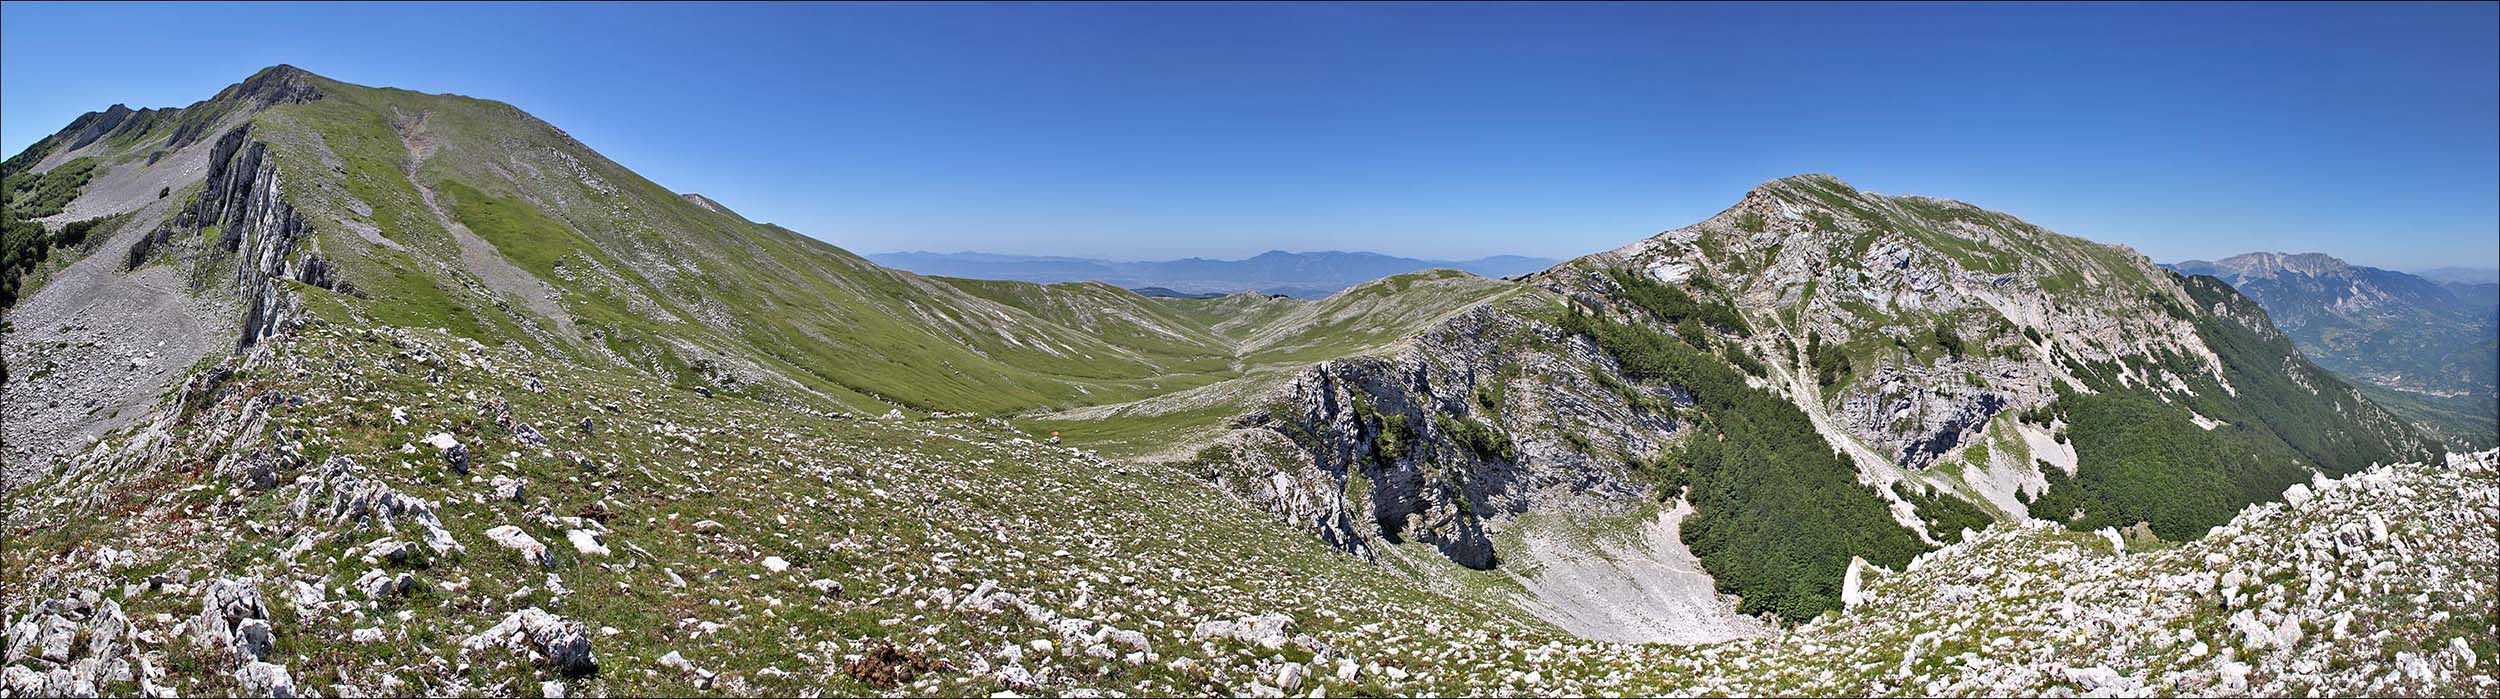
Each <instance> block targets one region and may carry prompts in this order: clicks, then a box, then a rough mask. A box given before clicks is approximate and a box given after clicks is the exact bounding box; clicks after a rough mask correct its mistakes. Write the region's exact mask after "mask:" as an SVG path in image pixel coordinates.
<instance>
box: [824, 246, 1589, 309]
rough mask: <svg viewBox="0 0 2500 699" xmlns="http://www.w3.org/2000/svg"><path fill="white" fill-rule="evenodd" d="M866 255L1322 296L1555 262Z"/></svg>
mask: <svg viewBox="0 0 2500 699" xmlns="http://www.w3.org/2000/svg"><path fill="white" fill-rule="evenodd" d="M868 259H869V260H872V261H874V262H876V263H877V264H881V265H885V266H888V267H894V268H898V269H904V270H910V271H912V272H917V273H920V274H927V275H933V276H942V277H965V278H970V279H1004V280H1011V281H1024V282H1039V283H1044V284H1055V283H1059V282H1081V281H1098V282H1104V283H1108V284H1113V285H1116V286H1122V287H1127V288H1130V289H1143V288H1150V287H1152V288H1160V289H1162V290H1164V291H1165V292H1168V293H1175V294H1181V295H1192V294H1210V293H1211V294H1230V293H1237V292H1243V291H1257V292H1261V293H1268V294H1280V295H1284V296H1293V297H1297V298H1320V297H1324V296H1327V295H1329V294H1334V293H1337V292H1338V291H1341V290H1344V289H1345V288H1346V287H1349V286H1353V285H1356V284H1360V283H1363V282H1367V281H1371V280H1374V279H1379V278H1381V277H1386V276H1389V275H1393V274H1404V273H1407V272H1414V271H1419V270H1426V269H1455V270H1460V271H1465V272H1469V273H1473V274H1475V275H1477V276H1483V277H1511V276H1517V275H1521V274H1527V273H1530V272H1538V271H1543V270H1544V269H1545V268H1547V267H1552V266H1554V264H1555V263H1556V262H1557V260H1550V259H1546V258H1541V257H1521V256H1518V255H1497V256H1493V257H1486V258H1480V259H1474V260H1457V261H1452V260H1419V259H1415V258H1412V257H1397V256H1394V255H1383V254H1380V253H1376V252H1335V251H1330V252H1285V251H1282V250H1270V251H1268V252H1264V253H1260V254H1259V255H1258V256H1257V257H1252V258H1249V259H1245V260H1213V259H1207V258H1203V257H1190V258H1183V259H1178V260H1166V261H1160V262H1121V261H1116V260H1104V259H1095V258H1085V257H1049V256H1037V255H997V254H991V253H982V252H955V253H938V252H916V251H907V252H889V253H879V254H872V255H869V256H868Z"/></svg>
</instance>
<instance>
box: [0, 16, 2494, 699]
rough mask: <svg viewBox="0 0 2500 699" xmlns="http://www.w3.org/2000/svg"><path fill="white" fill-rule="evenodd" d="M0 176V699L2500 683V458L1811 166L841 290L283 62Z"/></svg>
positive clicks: (2112, 271)
mask: <svg viewBox="0 0 2500 699" xmlns="http://www.w3.org/2000/svg"><path fill="white" fill-rule="evenodd" d="M0 177H5V179H6V180H7V183H6V186H5V187H0V190H5V191H6V192H7V193H8V196H9V199H8V202H7V206H6V207H5V208H6V212H7V214H8V219H7V220H8V222H9V229H8V238H7V239H6V242H7V243H8V245H7V246H5V247H6V251H7V252H8V253H9V255H8V257H7V258H6V261H7V262H8V265H6V271H7V273H8V275H9V276H8V278H9V280H10V281H11V284H12V285H11V286H10V287H9V289H10V290H11V291H12V292H13V293H15V294H16V295H15V296H12V297H11V299H10V300H11V301H12V302H13V305H10V306H8V307H7V308H6V311H5V312H6V314H7V321H8V322H7V324H6V325H5V326H0V330H5V332H0V360H5V367H6V368H7V371H8V373H7V374H6V375H5V380H4V381H0V398H4V399H5V402H0V418H5V422H4V423H0V440H4V441H5V444H0V456H5V459H6V460H5V463H4V464H0V466H5V468H0V476H4V478H0V488H5V489H6V492H7V495H8V500H9V502H10V503H11V505H12V506H11V507H9V508H7V509H6V510H5V511H0V533H4V534H5V535H6V536H7V537H8V539H7V543H8V545H7V546H5V547H0V577H4V578H5V579H6V580H8V581H9V582H10V584H8V585H6V586H0V610H5V612H6V615H7V618H6V619H5V622H6V653H7V655H6V659H5V661H0V664H5V666H6V668H5V670H0V673H5V675H4V676H0V686H4V687H6V688H7V691H8V692H9V693H11V694H12V695H15V694H47V695H50V694H88V693H109V694H146V695H152V696H164V695H171V694H177V693H182V694H192V695H199V694H253V695H284V694H291V695H311V694H316V693H318V694H335V695H359V694H376V693H384V694H499V695H510V694H530V693H539V694H551V695H552V694H565V693H574V694H592V695H604V694H670V695H682V694H690V693H727V694H760V695H800V694H810V693H838V694H868V693H884V694H915V695H917V694H940V693H942V694H992V693H996V692H1002V691H1008V692H1018V693H1051V694H1079V693H1117V694H1149V695H1168V694H1176V693H1228V694H1251V695H1263V696H1279V695H1284V694H1293V695H1296V696H1313V695H1324V694H1326V693H1329V692H1335V693H1339V694H1344V693H1349V692H1352V693H1371V694H1389V693H1420V694H1450V693H1505V694H1516V693H1523V692H1542V693H1571V694H1588V693H1598V692H1614V693H1626V694H1658V693H1699V692H1705V691H1712V692H1718V691H1724V692H1748V693H1770V692H1801V691H1803V692H1818V693H1821V692H1829V693H1964V694H1988V693H2006V692H2050V691H2063V690H2078V691H2094V690H2104V691H2128V690H2129V689H2131V688H2134V689H2145V688H2150V689H2151V691H2167V692H2175V693H2227V692H2235V691H2250V692H2266V693H2273V692H2278V691H2279V692H2283V693H2292V692H2299V691H2306V690H2309V689H2321V690H2327V691H2342V692H2363V691H2366V692H2369V693H2381V694H2386V693H2393V694H2408V693H2418V694H2439V693H2489V692H2490V691H2492V689H2494V680H2493V679H2492V675H2491V673H2490V672H2489V670H2488V667H2489V666H2490V665H2489V664H2490V663H2491V662H2493V661H2495V660H2500V658H2495V657H2494V654H2495V652H2500V647H2495V645H2494V644H2493V643H2492V641H2491V637H2492V633H2491V629H2492V628H2493V625H2494V623H2495V621H2500V619H2495V614H2494V612H2493V610H2492V609H2491V608H2490V605H2489V600H2490V599H2491V598H2492V594H2491V590H2490V589H2489V587H2488V582H2487V581H2488V580H2489V577H2488V576H2484V577H2476V576H2474V575H2470V574H2468V572H2470V571H2488V570H2491V567H2492V565H2493V560H2494V555H2495V552H2494V551H2493V549H2492V547H2490V546H2489V545H2487V544H2488V543H2489V542H2490V541H2491V540H2492V539H2493V538H2494V537H2491V536H2463V537H2460V536H2456V533H2457V532H2461V531H2462V532H2493V531H2494V528H2495V526H2500V501H2495V500H2494V498H2495V497H2500V496H2495V495H2494V494H2493V492H2494V491H2495V490H2500V487H2495V482H2494V481H2493V468H2492V461H2493V458H2494V455H2493V454H2491V453H2488V452H2486V453H2482V454H2475V455H2471V456H2455V457H2449V458H2444V459H2443V458H2440V457H2439V456H2438V455H2437V454H2436V453H2435V452H2434V451H2433V449H2432V446H2431V444H2430V443H2429V441H2428V440H2426V439H2424V438H2423V437H2422V436H2421V435H2419V434H2418V433H2416V432H2415V431H2414V430H2413V429H2412V428H2410V427H2408V426H2407V425H2406V424H2405V423H2404V422H2402V421H2401V420H2398V419H2395V418H2394V417H2392V416H2390V415H2389V414H2387V413H2386V412H2385V411H2384V410H2382V409H2380V408H2378V407H2377V406H2376V405H2375V404H2374V403H2373V402H2372V401H2371V400H2370V399H2369V398H2368V397H2366V396H2364V395H2363V394H2362V393H2360V392H2359V391H2357V390H2356V389H2354V388H2352V387H2350V386H2348V385H2346V384H2344V383H2342V382H2341V381H2339V380H2337V379H2335V378H2334V377H2333V376H2331V375H2329V374H2327V373H2325V372H2323V371H2321V370H2318V369H2317V368H2316V367H2313V366H2311V365H2310V364H2309V363H2308V362H2307V360H2305V359H2303V358H2302V357H2301V356H2300V354H2299V352H2298V351H2296V350H2295V349H2293V347H2292V345H2291V343H2290V341H2289V340H2288V339H2287V338H2286V337H2285V336H2284V335H2283V333H2281V332H2279V331H2278V330H2276V328H2275V327H2274V325H2273V324H2272V322H2271V321H2269V320H2268V318H2267V315H2266V313H2265V312H2264V311H2263V310H2262V309H2260V308H2258V307H2257V305H2256V304H2255V303H2253V302H2250V301H2249V300H2248V299H2247V298H2245V297H2242V296H2240V295H2239V294H2238V293H2237V292H2235V291H2233V290H2232V289H2231V288H2230V287H2229V286H2227V285H2224V284H2221V283H2219V282H2217V281H2215V280H2212V279H2210V278H2190V277H2182V276H2178V275H2175V274H2172V273H2169V272H2167V271H2164V270H2161V269H2159V268H2157V267H2155V266H2153V265H2152V264H2151V263H2150V262H2149V261H2147V260H2144V259H2143V258H2142V257H2141V256H2138V255H2135V254H2133V253H2131V252H2129V251H2126V250H2124V249H2121V248H2113V247H2108V246H2101V245H2098V244H2094V243H2090V242H2088V241H2082V240H2078V239H2074V238H2068V237H2064V236H2059V235H2056V234H2053V233H2049V232H2047V231H2043V230H2040V229H2038V228H2036V227H2032V226H2030V225H2028V224H2024V223H2022V222H2021V221H2019V220H2017V219H2014V218H2012V217H2010V216H2006V215H2003V214H1997V213H1994V212H1988V211H1984V210H1981V209H1978V208H1976V207H1972V206H1969V205H1966V204H1960V203H1957V202H1950V201H1945V200H1937V199H1927V198H1920V197H1887V196H1880V195H1874V194H1869V193H1864V192H1859V191H1856V190H1854V189H1851V188H1849V187H1848V186H1847V185H1845V184H1843V183H1841V182H1839V181H1838V180H1834V179H1831V178H1828V177H1819V176H1808V177H1798V178H1789V179H1784V180H1779V181H1775V182H1772V183H1769V184H1766V185H1764V186H1763V187H1761V188H1758V189H1756V190H1754V191H1753V192H1751V193H1748V194H1747V195H1746V196H1745V197H1744V199H1743V200H1742V201H1741V202H1739V203H1738V204H1737V205H1736V206H1735V207H1732V208H1731V209H1729V210H1728V211H1726V212H1723V213H1721V214H1719V215H1717V216H1714V217H1712V218H1711V219H1709V220H1707V221H1704V222H1701V223H1698V224H1695V225H1693V226H1688V227H1685V228H1680V229H1676V230H1673V231H1668V232H1666V233H1662V234H1660V235H1658V236H1655V237H1652V238H1649V239H1646V240H1643V241H1640V242H1637V243H1634V244H1632V245H1630V246H1626V247H1624V248H1622V249H1619V250H1615V251H1612V252H1607V253H1600V254H1597V255H1592V256H1589V257H1586V258H1582V259H1579V260H1575V261H1572V262H1570V263H1567V264H1564V265H1561V266H1558V267H1555V268H1554V269H1551V270H1548V271H1546V272H1543V273H1540V274H1537V275H1533V276H1531V277H1529V278H1527V279H1526V280H1525V281H1506V280H1498V279H1487V278H1483V277H1479V276H1475V275H1470V274H1466V273H1463V272H1457V271H1446V270H1444V271H1429V272H1421V273H1413V274H1402V275H1397V276H1391V277H1387V278H1383V279H1378V280H1374V281H1371V282H1367V283H1364V284H1361V285H1357V286H1354V287H1351V288H1348V289H1346V290H1345V291H1342V292H1339V293H1336V294H1333V295H1330V296H1328V297H1327V298H1324V299H1318V300H1297V299H1283V298H1275V297H1270V296H1266V295H1258V294H1236V295H1232V296H1225V297H1219V298H1209V299H1148V298H1145V297H1142V296H1139V295H1137V294H1135V293H1132V292H1129V291H1126V290H1123V289H1119V288H1117V287H1114V286H1111V285H1107V284H1099V283H1091V284H1088V283H1070V284H1050V285H1042V284H1033V283H1024V282H1006V281H977V280H968V279H945V278H930V277H923V276H919V275H915V274H911V273H908V272H902V271H898V270H892V269H887V268H884V267H880V266H878V265H875V264H873V263H870V262H868V261H866V260H863V259H861V258H859V257H858V256H855V255H852V254H850V253H848V252H845V251H843V250H841V249H839V248H836V247H834V246H831V245H828V244H825V243H822V242H819V241H816V240H814V239H811V238H806V237H804V236H800V235H798V234H796V233H793V232H791V231H788V230H785V229H781V228H779V227H776V226H772V225H770V224H762V223H756V222H753V221H750V220H748V219H745V218H743V217H741V216H739V215H738V214H737V213H735V212H734V211H732V210H730V209H729V208H728V207H726V206H722V205H720V204H719V203H718V202H717V201H714V200H712V199H711V198H709V197H703V196H699V195H680V194H676V193H673V192H671V191H669V190H667V189H665V188H662V187H660V186H659V185H657V184H655V183H652V182H650V181H648V180H645V179H643V178H641V177H639V176H637V175H634V174H633V173H631V172H629V171H626V170H625V169H624V168H622V167H620V166H618V165H616V164H615V163H613V162H610V161H608V160H606V159H604V158H602V157H600V156H599V155H598V154H597V153H595V152H593V151H591V150H590V149H588V148H586V147H584V146H582V145H581V144H580V143H578V142H576V141H574V140H573V139H571V138H570V137H569V136H567V135H565V134H564V133H563V132H562V131H561V130H559V129H557V128H555V127H554V126H552V125H548V124H546V123H544V122H541V121H538V120H537V119H535V118H532V117H530V116H528V115H527V114H525V113H523V112H521V111H519V110H517V109H515V108H513V107H511V106H509V105H504V104H501V103H496V102H490V101H484V100H476V99H471V98H465V97H458V96H451V95H427V94H420V93H415V92H409V91H404V90H393V89H380V88H368V87H362V86H357V85H351V84H347V83H341V82H337V81H333V80H329V79H326V78H322V77H319V76H316V75H313V74H310V73H307V72H304V71H301V70H298V69H294V68H290V67H285V66H280V67H275V68H271V69H268V70H264V71H262V72H260V73H259V74H256V75H254V76H252V77H251V78H250V79H248V80H246V81H244V82H242V83H239V84H237V85H235V86H232V87H230V88H227V89H226V90H224V91H222V92H220V93H219V94H218V95H217V96H216V97H213V98H211V99H209V100H205V101H203V102H200V103H197V104H194V105H191V106H187V107H182V108H178V109H154V110H129V109H126V108H116V109H111V110H107V111H104V112H98V113H96V114H92V115H89V116H86V117H82V118H80V119H79V120H78V121H77V122H75V123H73V124H72V125H70V127H68V128H66V129H64V130H63V131H62V132H61V133H59V134H56V135H54V136H52V137H50V138H47V139H45V140H44V141H42V142H40V143H38V144H37V145H36V146H35V147H33V148H30V149H29V150H28V151H26V152H25V153H21V154H18V155H17V156H15V157H12V158H10V159H8V161H6V163H5V165H0ZM1046 435H1047V437H1046ZM1063 435H1064V438H1063ZM2397 462H2413V463H2414V464H2416V465H2409V466H2402V467H2396V468H2385V469H2372V468H2371V465H2372V464H2388V463H2397ZM2352 474H2362V475H2352ZM2338 477H2342V478H2345V479H2347V480H2345V481H2341V482H2344V483H2357V484H2359V485H2354V486H2351V487H2345V486H2336V485H2329V484H2330V483H2334V482H2338V481H2336V480H2335V479H2337V478H2338ZM2390 495H2392V497H2391V496H2390ZM2276 500H2288V501H2290V502H2291V504H2292V509H2293V510H2296V511H2297V512H2298V513H2299V514H2297V516H2282V515H2283V513H2286V512H2287V510H2285V509H2284V506H2283V505H2280V504H2255V505H2253V506H2252V503H2268V502H2272V501H2276ZM2302 508H2308V509H2302ZM2034 520H2042V521H2037V522H2035V521H2034ZM2356 527H2358V528H2356ZM2121 530H2124V531H2125V532H2126V533H2125V534H2123V535H2122V534H2120V533H2119V532H2120V531H2121ZM2382 531H2384V532H2385V533H2383V534H2382V533H2380V532H2382ZM2086 532H2105V533H2104V534H2091V533H2086ZM2354 532H2360V533H2363V534H2366V535H2354V536H2359V538H2352V539H2351V540H2349V541H2347V540H2346V538H2349V537H2348V536H2347V535H2348V534H2352V533H2354ZM2105 538H2107V539H2114V540H2116V541H2118V542H2119V543H2120V544H2122V545H2123V546H2124V547H2127V548H2130V549H2134V550H2138V551H2139V553H2131V554H2128V555H2123V556H2114V555H2109V554H2110V553H2113V552H2107V551H2105V549H2103V548H2096V542H2099V541H2103V540H2105ZM2322 542H2324V543H2322ZM2286 547H2289V548H2286ZM2304 551H2305V552H2306V553H2303V552H2304ZM2214 556H2221V557H2223V558H2222V559H2221V560H2222V561H2223V563H2213V562H2211V561H2213V560H2214V559H2213V557H2214ZM2250 557H2262V558H2250ZM2242 560H2263V561H2268V562H2269V563H2268V564H2267V565H2266V566H2265V567H2262V568H2251V569H2250V570H2242V571H2234V572H2238V573H2239V575H2238V577H2237V579H2231V577H2230V576H2229V575H2228V574H2227V573H2226V574H2221V577H2220V578H2219V579H2218V580H2217V581H2216V582H2214V583H2213V584H2212V585H2207V584H2206V583H2204V582H2201V581H2203V580H2204V579H2205V578H2204V577H2200V573H2199V572H2198V569H2199V567H2200V566H2201V567H2205V568H2212V567H2219V566H2223V565H2225V564H2228V563H2231V562H2234V561H2242ZM2277 564H2280V567H2281V569H2280V570H2277V569H2276V568H2277V567H2278V565H2277ZM2234 565H2236V564H2234ZM2237 567H2249V566H2237ZM2399 567H2402V572H2400V570H2399ZM1886 570H1891V571H1902V572H1901V573H1898V574H1886V573H1883V572H1881V571H1886ZM2252 573H2254V574H2256V575H2258V576H2259V577H2261V578H2263V582H2262V583H2252V582H2251V577H2250V576H2251V574H2252ZM2035 585H2037V586H2039V587H2038V589H2034V586H2035ZM2148 585H2152V586H2156V587H2148ZM2048 590H2054V591H2048ZM2258 599H2262V600H2263V601H2262V602H2252V600H2258ZM2248 605H2253V606H2254V609H2245V606H2248ZM2244 609H2245V611H2246V613H2245V614H2240V613H2239V612H2240V611H2243V610H2244ZM2218 610H2230V611H2232V612H2233V613H2232V614H2222V613H2219V611H2218ZM2345 615H2349V618H2351V619H2356V620H2357V621H2339V620H2340V619H2343V618H2347V617H2346V616H2345ZM2242 616H2245V617H2246V619H2245V620H2244V621H2243V620H2241V619H2239V618H2238V617H2242ZM2434 617H2435V618H2436V619H2437V620H2435V621H2427V622H2424V623H2404V624H2395V623H2391V622H2386V621H2382V620H2387V619H2411V618H2421V619H2432V618H2434ZM2287 620H2289V621H2287ZM2259 627H2262V629H2261V630H2263V631H2264V633H2263V634H2255V633H2251V632H2250V631H2249V629H2252V628H2259ZM2079 628H2080V629H2084V630H2083V631H2078V630H2077V629H2079ZM2287 629H2288V630H2287ZM2348 633H2351V634H2359V635H2356V636H2349V637H2347V636H2346V634H2348ZM1918 634H1928V635H1929V636H1928V637H1929V639H1930V640H1928V641H1925V642H1921V641H1918V640H1917V638H1918V637H1919V636H1918ZM1905 639H1907V640H1905ZM1974 639H1981V640H1974ZM2353 639H2358V640H2353ZM1965 641H1969V642H1968V643H1967V644H1965ZM1688 644H1714V645H1706V646H1698V647H1697V646H1692V645H1688ZM2049 644H2055V645H2056V647H2058V648H2060V649H2061V651H2060V652H2057V653H2048V652H2046V649H2047V648H2049V647H2050V645H2049ZM2199 647H2202V648H2204V649H2205V650H2204V652H2196V651H2195V649H2196V648H2199ZM2148 649H2149V650H2148ZM2305 658H2325V659H2326V660H2324V661H2321V662H2324V663H2326V664H2323V665H2320V664H2311V663H2309V662H2307V661H2306V660H2303V659H2305ZM2070 660H2071V661H2072V662H2068V661H2070ZM2086 661H2089V662H2091V663H2093V664H2092V665H2083V664H2081V663H2083V662H2086Z"/></svg>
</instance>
